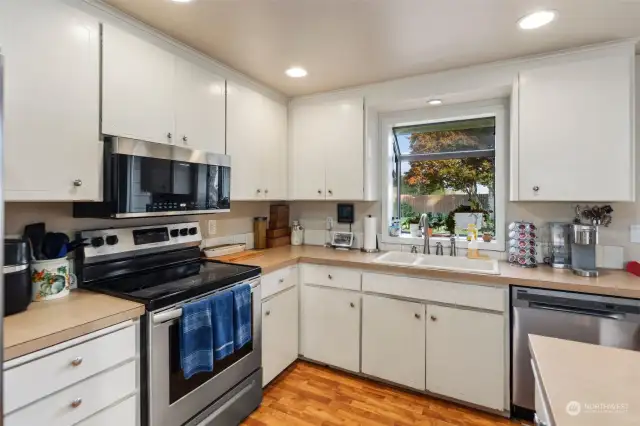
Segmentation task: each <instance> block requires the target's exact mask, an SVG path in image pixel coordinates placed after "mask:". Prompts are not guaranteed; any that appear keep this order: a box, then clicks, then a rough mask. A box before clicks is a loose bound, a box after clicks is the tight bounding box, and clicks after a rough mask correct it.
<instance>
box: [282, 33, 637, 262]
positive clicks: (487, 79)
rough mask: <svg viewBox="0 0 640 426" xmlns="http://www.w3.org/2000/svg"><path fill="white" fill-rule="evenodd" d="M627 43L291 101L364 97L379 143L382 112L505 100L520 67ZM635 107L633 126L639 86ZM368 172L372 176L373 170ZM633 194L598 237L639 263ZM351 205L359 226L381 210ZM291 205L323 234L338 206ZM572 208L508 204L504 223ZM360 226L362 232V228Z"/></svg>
mask: <svg viewBox="0 0 640 426" xmlns="http://www.w3.org/2000/svg"><path fill="white" fill-rule="evenodd" d="M628 43H629V42H623V43H622V44H621V43H609V44H605V45H599V46H592V47H586V48H583V49H577V50H572V51H567V52H558V53H556V54H552V55H545V56H536V57H530V58H522V59H516V60H511V61H505V62H500V63H493V64H486V65H480V66H474V67H469V68H463V69H457V70H451V71H445V72H439V73H435V74H426V75H420V76H416V77H410V78H405V79H399V80H393V81H388V82H384V83H378V84H371V85H366V86H362V87H356V88H353V89H347V90H341V91H336V92H330V93H323V94H318V95H313V96H306V97H300V98H295V99H293V100H292V101H291V103H292V104H296V103H307V102H315V101H317V100H330V99H331V100H335V99H340V98H342V97H351V96H364V97H365V103H366V106H367V123H366V128H367V136H366V137H367V138H368V139H371V138H375V139H376V140H377V139H378V134H377V133H378V115H379V114H380V113H382V112H389V111H397V110H405V109H414V108H420V107H424V105H425V100H427V99H429V98H441V99H443V100H444V101H445V102H446V103H462V102H470V101H475V100H482V99H491V98H496V97H506V96H508V94H510V92H511V85H512V83H513V81H514V79H515V77H516V75H517V72H518V71H519V70H521V69H523V68H533V67H536V66H540V65H541V64H544V63H548V61H553V62H560V61H568V60H575V59H577V58H582V57H591V56H593V55H602V54H603V53H606V52H607V51H611V52H615V51H617V49H621V48H628ZM636 72H637V77H636V79H637V81H638V82H640V57H637V66H636ZM636 104H637V107H636V114H637V116H638V118H637V122H638V124H640V84H637V85H636ZM603 107H606V106H603ZM636 133H637V137H636V143H639V142H640V125H637V126H636ZM369 143H371V141H370V140H367V144H369ZM550 155H552V153H550ZM636 155H637V156H639V155H640V149H636ZM636 162H637V163H638V164H640V159H639V158H637V159H636ZM568 164H569V163H568ZM378 167H379V165H378ZM369 168H371V166H370V167H369ZM369 172H370V173H375V171H369ZM636 191H637V195H636V200H638V201H637V202H635V203H615V204H612V206H613V209H614V213H613V223H612V224H611V225H610V226H609V227H608V228H602V230H601V233H600V244H602V245H610V246H619V247H623V248H624V258H625V261H629V260H640V244H634V243H631V242H630V240H629V227H630V226H631V225H632V224H640V185H636ZM355 205H356V225H358V224H361V222H362V218H363V217H364V215H366V214H372V215H374V216H377V217H378V218H380V217H381V213H382V211H381V209H382V207H381V203H380V202H371V203H362V202H358V203H355ZM291 206H292V208H291V212H292V219H297V218H300V219H302V223H303V226H305V227H306V228H307V229H311V230H314V229H317V230H324V229H325V228H324V227H325V218H326V216H333V217H335V215H336V203H307V202H292V203H291ZM574 207H575V203H561V202H558V203H544V202H540V203H534V202H507V204H506V223H507V224H508V223H509V222H512V221H515V220H527V221H532V222H534V223H536V224H537V225H539V226H543V225H545V224H546V223H548V222H553V221H570V220H571V219H573V217H574ZM358 226H360V228H359V229H361V225H358ZM355 229H357V230H358V227H357V226H356V227H355ZM380 231H381V230H380Z"/></svg>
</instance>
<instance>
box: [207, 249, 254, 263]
mask: <svg viewBox="0 0 640 426" xmlns="http://www.w3.org/2000/svg"><path fill="white" fill-rule="evenodd" d="M262 255H264V250H245V251H243V252H240V253H233V254H227V255H225V256H218V257H208V258H207V259H213V260H219V261H221V262H232V263H243V262H244V261H245V260H247V259H252V258H254V257H260V256H262Z"/></svg>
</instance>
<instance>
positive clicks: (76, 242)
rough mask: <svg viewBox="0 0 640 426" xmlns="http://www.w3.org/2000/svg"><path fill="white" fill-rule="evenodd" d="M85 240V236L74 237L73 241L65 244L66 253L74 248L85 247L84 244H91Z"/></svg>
mask: <svg viewBox="0 0 640 426" xmlns="http://www.w3.org/2000/svg"><path fill="white" fill-rule="evenodd" d="M85 241H87V239H86V238H81V239H76V240H73V241H70V242H68V243H67V244H66V247H67V253H71V252H72V251H74V250H76V249H77V248H80V247H86V246H90V245H91V244H89V243H87V242H85Z"/></svg>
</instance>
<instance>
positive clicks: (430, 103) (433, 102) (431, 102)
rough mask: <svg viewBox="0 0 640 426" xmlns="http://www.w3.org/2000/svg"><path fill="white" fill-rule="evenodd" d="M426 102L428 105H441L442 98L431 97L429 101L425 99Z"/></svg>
mask: <svg viewBox="0 0 640 426" xmlns="http://www.w3.org/2000/svg"><path fill="white" fill-rule="evenodd" d="M427 103H428V104H429V105H442V100H441V99H431V100H430V101H427Z"/></svg>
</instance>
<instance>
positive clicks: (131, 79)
mask: <svg viewBox="0 0 640 426" xmlns="http://www.w3.org/2000/svg"><path fill="white" fill-rule="evenodd" d="M102 63H103V64H102V132H103V133H105V134H108V135H114V136H123V137H129V138H133V139H141V140H146V141H150V142H159V143H169V144H174V145H179V146H185V147H188V148H193V149H200V150H204V151H208V152H213V153H217V154H224V153H225V96H226V95H225V80H224V79H223V78H222V77H220V76H217V75H215V74H213V73H211V72H209V71H207V70H205V69H204V68H201V67H199V66H197V65H195V64H193V63H191V62H188V61H186V60H184V59H182V58H179V57H177V56H175V55H173V54H171V53H169V52H168V51H166V50H163V49H161V48H159V47H157V46H155V45H153V44H151V43H149V42H147V41H145V40H142V39H140V38H139V37H137V36H134V35H132V34H129V33H127V32H125V31H122V30H120V29H118V28H114V27H111V26H108V25H105V26H104V28H103V59H102Z"/></svg>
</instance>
